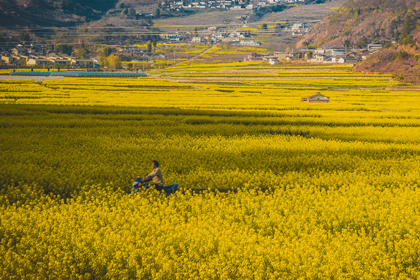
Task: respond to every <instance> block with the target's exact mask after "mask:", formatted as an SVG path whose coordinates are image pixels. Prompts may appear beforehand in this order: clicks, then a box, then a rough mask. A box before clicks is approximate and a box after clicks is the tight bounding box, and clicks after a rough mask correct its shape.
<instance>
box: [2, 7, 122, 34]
mask: <svg viewBox="0 0 420 280" xmlns="http://www.w3.org/2000/svg"><path fill="white" fill-rule="evenodd" d="M117 2H118V0H0V25H1V26H2V27H6V28H7V27H8V28H15V27H26V26H67V25H72V24H75V23H80V22H86V21H90V20H97V19H99V18H100V17H101V16H102V15H103V14H104V13H106V12H107V11H108V10H109V9H111V8H113V7H115V5H116V4H117Z"/></svg>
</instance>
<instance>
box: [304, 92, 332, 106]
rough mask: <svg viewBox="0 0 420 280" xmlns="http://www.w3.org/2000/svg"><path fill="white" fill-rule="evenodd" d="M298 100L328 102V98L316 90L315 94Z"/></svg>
mask: <svg viewBox="0 0 420 280" xmlns="http://www.w3.org/2000/svg"><path fill="white" fill-rule="evenodd" d="M300 101H302V102H303V101H308V102H318V103H328V102H330V98H329V97H328V96H325V95H323V94H321V93H320V92H317V93H316V94H315V95H312V96H309V97H302V98H301V99H300Z"/></svg>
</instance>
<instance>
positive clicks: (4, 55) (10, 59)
mask: <svg viewBox="0 0 420 280" xmlns="http://www.w3.org/2000/svg"><path fill="white" fill-rule="evenodd" d="M203 34H205V35H203V36H202V37H199V36H193V35H192V34H191V32H189V31H177V32H176V33H175V34H161V37H162V40H165V42H166V43H167V44H178V43H180V42H188V43H190V44H199V43H203V42H207V41H208V42H211V43H212V44H215V43H226V44H231V45H238V46H255V47H256V48H257V47H258V46H260V45H261V43H260V42H257V41H255V40H253V39H251V38H250V32H249V30H242V31H236V32H230V33H229V32H225V31H223V30H219V28H217V27H209V28H208V29H207V33H203ZM389 43H395V42H391V41H390V42H384V41H381V42H373V43H371V44H368V45H367V47H366V48H355V47H344V46H339V45H331V46H325V47H322V48H311V47H307V48H300V49H297V50H290V51H285V50H278V51H274V52H271V53H270V52H266V53H257V49H256V52H253V53H251V54H249V55H247V56H245V57H244V58H243V61H244V62H259V61H260V62H267V63H269V64H277V63H280V62H282V61H283V62H284V61H286V62H288V61H294V60H303V61H306V62H309V63H357V62H359V61H362V60H365V59H366V58H367V57H368V56H369V55H371V54H373V53H375V52H377V51H378V50H380V49H382V48H383V47H384V44H389ZM115 54H116V55H121V56H126V57H127V56H129V57H131V58H132V61H131V62H132V63H137V62H153V61H154V60H157V59H158V60H165V59H166V57H165V55H164V54H161V53H154V52H151V51H149V52H148V51H147V50H146V49H145V48H141V47H139V46H136V45H131V46H127V45H126V46H120V47H117V48H116V53H115ZM1 64H2V65H3V66H6V67H11V66H13V67H35V68H50V67H51V68H91V69H98V68H99V58H98V57H91V58H87V59H79V58H75V57H73V56H71V55H59V53H57V52H55V51H53V50H51V49H48V47H47V45H45V44H36V43H30V44H25V43H22V44H18V45H16V46H14V47H13V48H11V49H9V50H3V51H2V52H1ZM123 66H124V64H123Z"/></svg>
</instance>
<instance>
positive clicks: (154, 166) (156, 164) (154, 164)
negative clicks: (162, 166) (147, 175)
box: [152, 160, 159, 169]
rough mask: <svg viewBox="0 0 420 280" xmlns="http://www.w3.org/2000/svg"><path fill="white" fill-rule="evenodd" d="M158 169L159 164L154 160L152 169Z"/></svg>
mask: <svg viewBox="0 0 420 280" xmlns="http://www.w3.org/2000/svg"><path fill="white" fill-rule="evenodd" d="M157 167H159V162H157V161H156V160H153V161H152V168H153V169H155V168H157Z"/></svg>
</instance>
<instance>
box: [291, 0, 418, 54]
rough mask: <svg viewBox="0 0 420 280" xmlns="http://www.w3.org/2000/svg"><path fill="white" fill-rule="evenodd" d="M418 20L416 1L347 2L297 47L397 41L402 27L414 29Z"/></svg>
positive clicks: (318, 25)
mask: <svg viewBox="0 0 420 280" xmlns="http://www.w3.org/2000/svg"><path fill="white" fill-rule="evenodd" d="M419 18H420V1H419V0H350V1H348V2H346V3H344V4H343V5H342V6H341V8H340V9H339V10H338V11H337V12H335V13H332V14H331V15H329V16H327V17H325V18H324V19H323V20H322V21H321V22H319V23H317V24H316V25H314V27H313V28H312V29H311V30H310V32H309V33H308V34H306V35H305V36H304V37H303V38H302V40H300V41H299V43H298V45H297V47H301V46H304V45H312V46H317V47H318V46H323V45H344V44H346V45H349V46H353V45H359V46H361V45H365V44H366V43H367V42H373V41H379V40H384V39H395V38H396V39H397V40H398V39H399V36H400V34H402V32H403V28H404V24H409V25H411V26H410V28H411V29H412V30H414V29H415V28H416V24H417V20H418V19H419ZM410 21H411V22H410Z"/></svg>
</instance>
